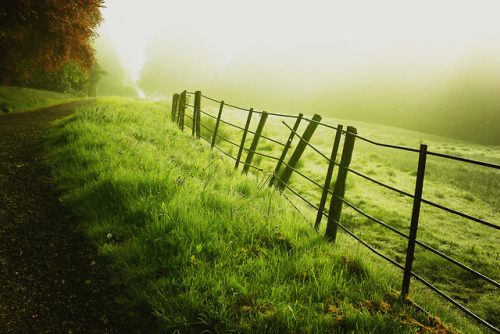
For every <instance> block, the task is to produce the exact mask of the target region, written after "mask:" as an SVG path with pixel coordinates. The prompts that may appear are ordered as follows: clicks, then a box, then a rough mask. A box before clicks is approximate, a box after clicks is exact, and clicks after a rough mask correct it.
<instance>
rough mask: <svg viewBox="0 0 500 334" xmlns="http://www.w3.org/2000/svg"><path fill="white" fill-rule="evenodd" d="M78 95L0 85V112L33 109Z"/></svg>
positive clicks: (68, 99) (69, 99)
mask: <svg viewBox="0 0 500 334" xmlns="http://www.w3.org/2000/svg"><path fill="white" fill-rule="evenodd" d="M76 99H78V97H76V96H71V95H67V94H61V93H56V92H50V91H46V90H38V89H30V88H21V87H9V86H0V113H9V112H16V111H25V110H34V109H38V108H42V107H47V106H50V105H54V104H58V103H63V102H68V101H72V100H76Z"/></svg>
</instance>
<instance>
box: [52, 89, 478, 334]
mask: <svg viewBox="0 0 500 334" xmlns="http://www.w3.org/2000/svg"><path fill="white" fill-rule="evenodd" d="M169 118H170V107H169V106H168V105H166V104H164V103H153V102H146V101H142V102H136V101H132V100H123V99H102V100H99V101H98V102H97V103H96V105H95V106H93V107H89V108H84V109H81V110H80V111H79V112H77V113H76V114H75V116H73V117H71V118H69V119H67V120H65V121H63V122H61V123H60V124H59V125H58V126H57V128H56V129H55V132H54V133H53V134H52V135H51V136H50V137H49V139H48V140H49V141H48V144H49V146H48V147H49V149H50V154H49V157H50V160H49V162H50V165H51V167H52V169H53V176H54V180H55V181H56V182H57V184H58V185H59V188H60V189H61V191H63V192H64V193H65V195H64V196H63V201H64V202H65V203H66V204H67V205H68V206H69V207H71V208H72V209H73V210H74V211H75V212H76V213H77V214H78V216H79V217H80V219H81V220H82V224H83V226H85V229H86V231H87V233H88V235H89V237H90V238H91V240H93V243H95V244H96V245H97V246H98V247H99V249H100V255H101V256H104V257H105V258H107V259H108V260H109V261H110V263H111V264H112V265H111V272H112V274H113V277H114V279H115V280H116V282H117V283H123V284H125V285H126V286H128V287H129V296H128V297H127V298H124V300H123V302H124V303H126V304H134V305H140V304H144V305H148V307H150V308H151V309H152V310H153V311H154V313H155V314H156V315H157V317H158V321H159V324H160V326H161V328H163V329H164V330H165V331H172V330H179V331H181V332H202V331H204V330H210V331H214V332H227V331H233V330H234V331H237V332H270V333H271V332H273V333H276V332H283V333H285V332H322V331H331V332H345V331H356V332H362V333H363V332H372V333H373V332H380V333H385V332H394V333H411V332H414V331H416V330H419V329H422V330H423V329H424V328H429V327H435V328H436V329H437V328H441V330H444V331H445V332H452V331H453V330H450V329H445V327H444V326H443V325H442V322H441V321H440V320H437V319H436V318H432V317H431V318H428V317H427V315H426V314H424V313H421V312H419V311H417V310H416V309H414V308H411V307H408V306H407V305H405V304H404V303H401V302H400V300H399V299H398V298H396V296H397V291H398V290H399V288H400V287H399V278H397V277H398V275H397V274H395V273H394V272H393V271H392V270H391V269H390V268H388V267H387V266H384V265H381V263H380V261H378V260H376V259H373V258H372V257H371V256H370V255H369V253H367V252H366V251H365V250H364V249H362V248H361V249H360V247H359V245H357V244H356V243H353V242H352V241H349V240H348V239H347V238H346V237H343V238H342V239H341V241H340V242H338V243H337V244H335V246H333V247H332V245H330V244H328V243H327V242H326V241H325V240H324V239H323V237H321V236H320V235H318V234H317V233H316V232H315V231H314V229H313V228H312V226H311V225H309V224H308V223H307V222H306V220H304V217H303V216H302V215H301V214H300V213H299V212H297V211H296V210H295V209H293V207H292V206H291V205H290V203H289V202H288V201H287V200H286V199H285V198H284V197H282V196H280V195H279V193H277V192H276V191H274V190H273V189H271V188H268V187H265V186H264V184H265V183H264V182H265V180H266V179H265V178H262V177H261V176H259V174H257V175H254V176H252V175H248V176H242V175H241V174H240V172H239V171H235V170H234V168H233V166H232V164H231V162H229V161H228V160H227V159H225V158H224V156H223V155H221V154H220V153H217V152H218V151H216V150H213V151H210V150H209V149H208V148H207V146H206V145H205V144H204V142H203V141H196V140H193V139H192V138H190V136H188V135H187V134H185V133H184V134H183V133H181V132H180V131H179V130H178V129H176V127H175V125H174V124H173V123H171V122H170V120H169ZM424 299H425V298H424ZM422 303H423V306H424V308H426V309H428V310H431V311H432V312H433V313H434V314H435V315H436V316H439V317H440V318H441V319H443V322H444V323H453V327H456V328H460V329H461V330H462V331H464V332H467V333H474V332H480V330H479V329H477V328H476V327H475V325H474V324H472V323H471V322H470V321H469V320H468V319H465V318H462V317H461V316H460V315H458V314H457V312H456V311H455V310H453V309H450V308H449V306H447V305H446V304H441V303H440V302H438V301H437V300H436V299H432V298H428V299H427V300H423V302H422Z"/></svg>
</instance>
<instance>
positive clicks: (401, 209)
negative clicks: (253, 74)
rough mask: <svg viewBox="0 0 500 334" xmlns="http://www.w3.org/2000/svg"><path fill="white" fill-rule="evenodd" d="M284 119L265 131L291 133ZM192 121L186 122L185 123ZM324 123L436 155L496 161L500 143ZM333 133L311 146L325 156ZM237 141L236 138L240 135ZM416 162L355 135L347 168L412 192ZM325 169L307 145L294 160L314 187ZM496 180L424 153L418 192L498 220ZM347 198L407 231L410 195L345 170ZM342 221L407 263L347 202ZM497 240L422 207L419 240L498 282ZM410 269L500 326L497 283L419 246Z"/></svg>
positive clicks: (389, 236)
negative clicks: (424, 148) (423, 173)
mask: <svg viewBox="0 0 500 334" xmlns="http://www.w3.org/2000/svg"><path fill="white" fill-rule="evenodd" d="M204 104H205V105H203V106H202V107H203V110H204V111H208V112H209V113H211V114H212V115H214V116H216V115H217V111H218V108H217V104H215V103H212V102H210V101H206V100H205V101H204ZM190 113H191V111H190V110H188V112H187V114H188V115H189V114H190ZM204 117H205V116H204ZM204 119H205V122H206V123H207V124H209V123H210V122H211V120H210V119H209V118H208V117H205V118H204ZM223 119H225V120H229V121H230V122H231V123H236V124H237V125H239V126H240V127H242V126H244V124H245V120H246V113H245V112H241V111H239V110H231V109H230V108H226V109H225V110H224V115H223ZM282 120H283V119H279V118H273V117H269V120H268V121H267V123H266V128H265V130H264V134H266V135H267V136H269V137H271V138H274V139H278V140H279V141H281V142H285V141H286V138H287V137H288V134H289V130H288V129H287V128H286V127H285V126H284V125H283V124H282V123H281V121H282ZM203 121H204V120H203V117H202V122H203ZM285 121H286V122H287V123H288V124H289V125H292V124H293V120H292V121H287V120H285ZM189 122H190V121H189ZM189 122H188V123H187V124H188V125H190V123H189ZM257 122H258V117H254V119H253V124H252V125H251V128H252V129H255V127H256V124H257ZM323 122H325V123H327V124H330V125H334V126H335V125H337V124H338V123H341V124H344V126H346V125H353V126H356V127H357V129H358V133H359V134H360V135H361V136H364V137H367V138H369V139H371V140H374V141H378V142H382V143H386V144H392V145H403V146H408V147H412V148H418V147H419V144H420V143H425V144H427V145H428V146H429V150H431V151H434V152H440V153H445V154H451V155H456V156H461V157H465V158H470V159H475V160H482V161H488V162H492V163H496V164H499V163H500V148H499V147H495V146H483V145H478V144H471V143H467V142H464V141H459V140H452V139H449V138H443V137H438V136H433V135H428V134H423V133H419V132H414V131H407V130H403V129H399V128H394V127H388V126H382V125H375V124H369V123H362V122H353V121H348V120H340V119H331V118H325V119H323ZM303 123H304V122H303ZM305 126H306V124H302V125H301V128H300V129H299V133H302V132H303V131H304V128H305ZM222 130H223V131H224V132H225V133H224V134H223V136H224V137H226V138H239V137H241V134H240V133H237V130H234V129H233V128H232V127H229V126H228V125H226V124H223V128H222ZM334 135H335V133H334V132H333V131H332V130H331V129H328V128H324V127H319V128H318V130H317V131H316V133H315V134H314V136H313V138H312V140H311V143H312V144H313V145H314V146H315V147H317V148H318V149H319V150H320V151H321V152H322V153H323V154H324V155H325V156H329V155H330V151H331V146H332V144H333V138H334ZM205 136H207V137H208V138H209V136H210V134H209V133H208V131H206V132H205ZM251 140H252V138H251V137H250V138H249V139H248V143H247V145H246V147H248V146H249V145H250V141H251ZM236 141H237V142H239V141H238V140H237V139H236ZM219 145H221V146H222V148H223V149H224V150H226V151H228V152H232V153H233V155H235V154H236V152H237V148H235V147H234V146H231V145H230V144H228V143H227V142H225V141H221V142H220V143H219ZM257 150H258V151H260V152H262V153H265V154H266V155H271V156H274V157H279V156H280V153H281V150H282V148H281V147H280V146H278V145H275V144H273V143H271V142H268V141H262V142H261V143H260V144H259V147H258V149H257ZM417 159H418V156H417V154H415V153H412V152H404V151H396V150H392V149H388V148H384V147H378V146H375V145H372V144H370V143H367V142H363V141H361V140H357V141H356V144H355V149H354V154H353V160H352V163H351V167H352V168H353V169H355V170H356V171H359V172H361V173H363V174H364V175H368V176H369V177H371V178H374V179H375V180H377V181H381V182H384V183H385V184H388V185H390V186H393V187H395V188H398V189H400V190H403V191H405V192H408V193H413V191H414V187H415V176H416V168H417ZM253 164H256V165H257V166H258V167H260V168H262V169H263V170H264V172H265V173H271V171H272V170H273V169H274V166H275V164H276V163H275V161H274V160H271V159H267V158H265V157H262V156H258V157H257V158H256V159H255V160H254V162H253ZM327 166H328V162H327V161H326V160H325V159H324V158H322V157H321V156H320V155H319V154H317V153H316V152H314V151H313V150H312V149H311V148H309V147H308V148H307V149H306V151H305V153H304V157H303V158H302V160H301V161H300V162H299V165H298V170H299V171H300V172H302V173H303V174H305V175H307V176H309V177H311V178H312V179H313V180H316V182H317V183H318V184H323V182H324V178H325V174H326V170H327ZM499 182H500V171H498V170H494V169H491V168H484V167H478V166H474V165H468V164H464V163H461V162H457V161H452V160H446V159H442V158H437V157H429V159H428V162H427V168H426V177H425V182H424V193H423V197H424V198H425V199H428V200H430V201H432V202H435V203H438V204H441V205H444V206H446V207H449V208H452V209H454V210H458V211H461V212H464V213H466V214H469V215H472V216H475V217H479V218H482V219H485V220H487V221H489V222H492V223H494V224H497V225H499V224H500V216H499V211H498V208H499V207H500V202H499V198H500V193H499V189H498V186H497V185H498V184H499ZM290 185H291V187H292V188H293V189H295V190H296V191H297V192H298V193H300V194H301V195H303V196H305V197H306V198H307V199H308V200H309V201H310V202H311V203H314V204H317V203H319V199H320V196H321V192H320V190H319V188H318V187H316V186H315V185H313V184H312V183H310V182H308V181H305V179H303V178H301V177H299V176H297V175H294V176H292V179H291V182H290ZM346 199H347V200H348V201H349V202H350V203H352V204H354V205H355V206H356V207H358V208H360V209H361V210H363V211H364V212H366V213H367V214H369V215H371V216H372V217H375V218H377V219H380V220H382V221H384V222H385V223H387V224H388V225H390V226H391V227H393V228H396V229H398V230H400V231H401V232H403V233H405V234H406V235H407V234H408V233H409V226H410V219H411V212H412V201H411V199H410V198H407V197H404V196H401V195H400V194H398V193H396V192H392V191H390V190H387V189H385V188H382V187H380V186H378V185H376V184H374V183H371V182H369V181H366V180H365V179H362V178H360V177H358V176H356V175H353V174H349V176H348V180H347V189H346ZM296 204H297V205H298V206H300V207H301V208H302V209H303V212H304V213H305V214H306V216H308V218H309V219H310V220H311V221H314V219H315V212H313V211H312V210H308V209H309V207H307V206H306V205H302V204H303V202H301V201H300V200H297V203H296ZM342 223H343V224H344V225H345V226H346V227H348V228H349V229H350V230H351V231H353V232H354V233H355V234H356V235H358V236H360V237H361V238H362V239H363V240H366V241H367V242H369V243H370V244H371V245H373V246H374V247H375V248H376V249H378V250H379V251H382V252H383V253H384V254H387V255H388V256H389V257H390V258H392V259H394V260H395V261H396V262H398V263H400V264H403V265H404V261H405V253H406V246H407V240H406V239H404V238H402V237H400V236H398V235H397V234H395V233H392V232H390V231H388V230H387V229H384V228H382V227H381V226H380V225H378V224H376V223H374V222H373V221H371V220H369V219H367V218H365V217H363V216H361V215H359V214H358V213H357V212H355V211H354V210H352V209H350V208H348V207H346V208H345V209H344V211H343V216H342ZM499 238H500V231H498V230H494V229H492V228H488V227H485V226H483V225H480V224H477V223H475V222H471V221H468V220H466V219H462V218H459V217H458V216H455V215H453V214H449V213H446V212H444V211H440V210H438V209H435V208H433V207H430V206H427V205H424V206H422V211H421V219H420V225H419V232H418V239H419V240H420V241H422V242H424V243H425V244H427V245H430V246H432V247H433V248H435V249H437V250H439V251H440V252H442V253H444V254H446V255H447V256H450V257H452V258H453V259H456V260H458V261H460V262H462V263H464V264H465V265H467V266H469V267H471V268H473V269H475V270H477V271H479V272H481V273H484V274H485V275H487V276H488V277H490V278H492V279H494V280H496V281H497V282H498V281H499V280H500V270H499V268H500V253H499V249H498V240H499ZM414 271H415V272H416V273H417V274H419V275H421V276H422V277H424V278H425V279H427V280H428V281H429V282H431V283H432V284H434V285H436V286H437V287H438V288H439V289H440V290H442V291H444V292H446V293H447V294H449V295H450V296H452V297H453V298H454V299H456V300H458V301H459V302H460V303H462V304H463V305H465V306H466V307H467V308H469V309H471V310H472V311H473V312H475V313H477V314H479V315H480V316H481V317H482V318H484V319H485V320H487V321H488V322H490V323H492V324H494V325H495V326H497V327H498V326H499V325H500V323H499V322H498V321H499V319H500V307H499V305H500V300H499V299H498V298H499V294H498V288H495V287H494V286H493V285H489V284H485V282H484V281H483V280H481V279H479V278H477V277H475V276H473V275H471V274H470V273H468V272H466V271H465V270H462V269H460V268H458V267H455V266H454V265H452V264H450V263H449V262H447V261H446V260H444V259H442V258H440V257H438V256H436V255H435V254H433V253H430V252H429V251H426V250H425V249H423V248H422V247H417V249H416V260H415V263H414ZM412 292H414V295H413V296H414V297H415V298H416V299H417V300H419V299H421V298H422V297H423V296H427V295H428V290H427V289H426V288H423V289H422V288H421V287H420V286H419V285H418V284H415V285H414V286H413V288H412ZM429 298H433V297H429Z"/></svg>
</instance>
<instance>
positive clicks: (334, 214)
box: [325, 126, 358, 242]
mask: <svg viewBox="0 0 500 334" xmlns="http://www.w3.org/2000/svg"><path fill="white" fill-rule="evenodd" d="M357 133H358V131H357V130H356V128H354V127H352V126H348V127H347V132H346V136H345V140H344V148H343V149H342V157H341V159H340V165H339V171H338V173H337V180H336V181H335V187H334V189H333V195H332V199H331V200H330V210H329V213H328V224H327V226H326V232H325V237H326V238H327V239H328V240H329V241H331V242H335V239H336V238H337V230H338V225H337V224H338V223H339V222H340V214H341V213H342V204H343V202H342V201H343V199H344V194H345V181H346V178H347V171H348V170H347V169H348V168H349V165H350V164H351V158H352V151H353V150H354V141H355V140H356V134H357Z"/></svg>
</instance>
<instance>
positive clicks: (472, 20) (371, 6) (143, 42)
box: [103, 0, 500, 145]
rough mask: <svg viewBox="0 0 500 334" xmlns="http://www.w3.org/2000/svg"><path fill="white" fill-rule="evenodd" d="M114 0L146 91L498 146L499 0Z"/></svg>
mask: <svg viewBox="0 0 500 334" xmlns="http://www.w3.org/2000/svg"><path fill="white" fill-rule="evenodd" d="M107 4H108V8H107V9H106V11H105V13H104V14H105V17H106V19H107V23H106V24H107V25H108V26H106V25H105V26H104V27H103V28H104V30H105V31H107V33H109V34H110V36H112V37H111V38H112V43H110V44H114V46H115V48H116V50H117V52H118V53H119V55H120V57H121V58H122V60H123V62H124V65H125V66H126V67H127V68H128V70H129V71H130V72H131V75H132V76H133V77H134V78H135V79H137V84H138V85H139V87H140V88H141V89H142V90H143V91H144V93H145V94H146V95H148V96H158V95H164V96H167V97H168V96H170V95H172V94H173V93H175V92H180V91H182V90H184V89H186V90H191V91H194V90H201V91H203V93H204V94H205V95H208V96H211V97H214V98H217V99H223V100H225V101H227V102H229V103H231V104H236V105H240V106H243V107H254V108H256V109H260V110H269V111H278V112H286V113H298V112H303V113H306V114H311V113H320V114H322V115H324V116H331V117H337V118H347V119H353V120H362V121H369V122H376V123H383V124H389V125H395V126H401V127H405V128H409V129H414V130H418V131H422V132H430V133H436V134H441V135H445V136H452V137H459V138H462V139H467V140H472V141H476V142H480V143H486V144H495V145H500V136H499V135H498V133H499V132H500V128H499V125H498V124H500V122H499V118H500V116H499V115H500V99H499V98H498V93H499V92H500V84H499V83H500V72H499V69H500V63H499V60H500V51H499V50H500V25H498V23H497V19H496V14H495V13H498V12H500V5H499V4H497V3H496V2H495V1H486V0H482V1H477V2H474V3H473V4H472V3H463V2H457V1H439V2H435V1H421V2H419V3H418V4H408V3H401V2H398V1H389V0H383V1H380V2H377V3H376V4H375V3H372V2H370V1H353V2H349V3H348V4H346V3H344V2H339V1H321V0H313V1H309V2H307V3H305V2H304V3H293V4H292V3H289V2H284V1H260V0H258V1H254V2H251V3H249V2H240V1H224V0H218V1H213V2H202V1H196V0H195V1H192V2H189V4H178V3H176V4H173V3H170V4H168V5H165V4H163V3H162V2H160V1H153V0H148V1H145V5H144V6H142V5H141V6H140V7H137V6H133V3H132V2H129V1H120V2H119V3H117V2H116V1H108V3H107ZM127 11H132V12H131V13H132V14H131V15H132V16H131V17H133V18H134V20H133V21H131V20H130V19H129V20H128V21H127V25H125V24H122V25H120V22H121V20H123V19H124V17H126V16H125V15H123V14H124V13H126V12H127ZM117 27H121V29H120V30H113V29H118V28H117ZM113 36H114V37H113ZM113 38H114V39H113ZM122 39H126V41H127V43H123V42H120V41H121V40H122ZM126 45H128V46H126ZM127 50H128V51H127Z"/></svg>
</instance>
